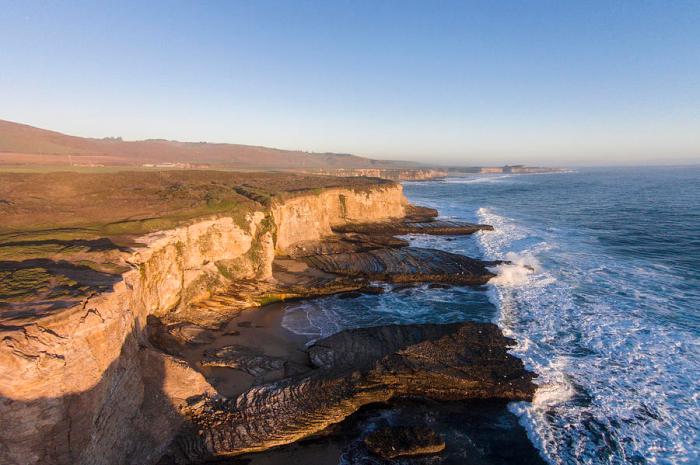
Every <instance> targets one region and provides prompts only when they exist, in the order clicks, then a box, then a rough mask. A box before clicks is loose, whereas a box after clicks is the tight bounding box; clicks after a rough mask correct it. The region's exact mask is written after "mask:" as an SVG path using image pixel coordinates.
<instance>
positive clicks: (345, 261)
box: [304, 247, 495, 284]
mask: <svg viewBox="0 0 700 465" xmlns="http://www.w3.org/2000/svg"><path fill="white" fill-rule="evenodd" d="M304 261H305V262H306V263H307V264H308V265H309V266H311V267H314V268H317V269H319V270H322V271H324V272H326V273H333V274H337V275H343V276H349V277H361V278H366V279H370V280H379V281H389V282H396V283H398V282H425V281H436V282H451V283H459V284H485V283H486V282H487V281H488V280H489V279H491V278H492V277H494V276H495V275H494V274H493V273H491V272H490V271H489V270H488V269H487V268H486V267H487V266H489V264H488V263H485V262H482V261H480V260H475V259H473V258H469V257H465V256H464V255H457V254H453V253H450V252H445V251H443V250H436V249H422V248H416V247H403V248H398V249H375V250H370V251H367V252H356V253H338V254H331V255H311V256H308V257H304Z"/></svg>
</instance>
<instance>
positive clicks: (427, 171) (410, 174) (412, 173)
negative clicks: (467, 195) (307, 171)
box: [311, 168, 448, 181]
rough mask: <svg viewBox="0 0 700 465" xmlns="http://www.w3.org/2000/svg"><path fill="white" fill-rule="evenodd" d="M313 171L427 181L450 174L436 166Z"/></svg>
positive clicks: (331, 174) (334, 174)
mask: <svg viewBox="0 0 700 465" xmlns="http://www.w3.org/2000/svg"><path fill="white" fill-rule="evenodd" d="M311 172H313V173H315V174H325V175H330V176H369V177H373V178H382V179H388V180H391V181H427V180H431V179H439V178H444V177H445V176H447V174H448V172H447V170H444V169H434V168H415V169H413V168H406V169H395V168H342V169H318V170H311Z"/></svg>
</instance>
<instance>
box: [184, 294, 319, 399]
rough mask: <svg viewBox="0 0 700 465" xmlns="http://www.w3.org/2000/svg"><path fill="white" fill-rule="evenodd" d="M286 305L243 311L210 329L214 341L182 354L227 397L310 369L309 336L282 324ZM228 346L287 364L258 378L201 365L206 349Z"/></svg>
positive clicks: (235, 371) (276, 304)
mask: <svg viewBox="0 0 700 465" xmlns="http://www.w3.org/2000/svg"><path fill="white" fill-rule="evenodd" d="M284 308H285V304H284V303H275V304H271V305H267V306H265V307H261V308H251V309H248V310H244V311H242V312H241V313H240V314H239V315H238V316H236V317H234V318H233V319H231V320H230V321H229V322H228V323H227V324H226V325H225V326H224V327H223V328H222V329H220V330H217V331H209V333H210V334H209V336H210V337H212V338H213V341H212V342H210V343H207V344H200V345H196V346H188V348H187V349H186V350H185V351H184V352H183V357H184V358H185V359H186V360H187V361H188V362H189V363H190V364H191V365H192V366H193V367H195V368H196V369H197V370H199V371H200V372H201V373H202V374H204V376H205V377H206V378H207V380H208V381H209V382H210V383H211V384H212V386H214V387H215V388H216V389H217V390H218V391H219V393H220V394H222V395H224V396H226V397H232V396H236V395H238V394H240V393H242V392H244V391H246V390H247V389H249V388H251V387H253V386H255V385H257V384H261V383H267V382H273V381H277V380H280V379H283V378H285V377H287V376H290V375H292V374H297V373H303V372H305V371H308V370H310V369H311V366H310V365H309V360H308V356H307V354H306V351H305V344H306V343H307V342H308V341H309V338H308V337H306V336H300V335H298V334H295V333H292V332H291V331H288V330H287V329H285V328H284V327H282V317H283V316H284ZM229 345H236V346H242V347H244V348H250V349H251V350H252V351H254V352H257V353H259V354H261V355H262V356H269V357H279V358H281V359H284V360H285V366H284V368H283V369H280V370H274V371H269V372H266V373H265V374H264V375H262V376H257V377H256V376H253V375H251V374H249V373H246V372H244V371H241V370H238V369H232V368H226V367H211V366H203V365H202V363H201V362H202V360H203V359H204V358H205V352H211V351H213V350H216V349H220V348H222V347H225V346H229Z"/></svg>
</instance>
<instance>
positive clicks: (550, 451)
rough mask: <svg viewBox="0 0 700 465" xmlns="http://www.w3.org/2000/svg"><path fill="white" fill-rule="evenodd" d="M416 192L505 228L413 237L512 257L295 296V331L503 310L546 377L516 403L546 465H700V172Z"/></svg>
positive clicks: (445, 186) (488, 181) (448, 183)
mask: <svg viewBox="0 0 700 465" xmlns="http://www.w3.org/2000/svg"><path fill="white" fill-rule="evenodd" d="M404 190H405V193H406V195H407V197H408V198H409V200H410V201H411V202H412V203H415V204H418V205H426V206H430V207H434V208H437V209H438V210H439V211H440V214H441V216H442V217H445V218H449V219H455V220H463V221H470V222H480V223H488V224H491V225H493V226H494V227H495V231H491V232H480V233H477V234H475V235H474V236H467V237H459V238H451V237H425V236H411V237H409V239H410V240H411V242H412V243H413V244H414V245H416V246H424V247H433V248H439V249H443V250H448V251H451V252H457V253H462V254H465V255H469V256H473V257H477V258H483V259H488V260H496V259H498V260H509V261H511V262H512V264H511V265H502V266H500V267H499V269H498V272H499V274H498V277H497V278H494V279H493V280H492V281H491V283H489V284H488V285H487V286H482V287H477V288H460V287H451V288H447V289H441V288H438V289H436V288H431V287H430V286H428V285H423V286H418V287H408V288H404V289H401V290H396V291H393V292H387V293H385V294H382V295H365V296H362V297H359V298H357V299H342V298H339V297H337V296H336V297H329V298H324V299H317V300H312V301H305V302H300V303H292V304H289V305H287V307H286V314H285V316H284V320H283V324H284V326H285V327H286V328H288V329H290V330H292V331H294V332H297V333H300V334H305V335H309V336H311V337H314V338H317V337H322V336H327V335H329V334H332V333H334V332H337V331H339V330H341V329H345V328H353V327H361V326H372V325H378V324H388V323H413V322H434V323H446V322H456V321H464V320H476V321H492V322H495V323H497V324H498V325H499V326H500V327H501V328H502V330H503V331H504V333H505V334H506V335H507V336H510V337H512V338H513V339H515V341H516V345H515V346H514V348H513V350H512V352H513V354H515V355H516V356H518V357H520V358H521V359H522V360H523V361H524V362H525V364H526V366H527V367H528V368H529V369H531V370H532V371H534V372H536V373H537V374H538V380H537V384H538V385H539V387H538V390H537V394H536V397H535V400H534V402H533V403H511V404H509V405H508V409H509V410H510V412H512V414H514V415H515V417H517V420H518V422H519V423H520V425H522V426H523V427H524V429H525V431H526V432H527V437H528V438H529V440H530V441H531V442H532V444H533V445H534V447H535V448H536V449H537V450H538V451H539V455H540V456H541V457H542V459H543V460H544V461H546V462H548V463H552V464H652V463H653V464H681V463H688V464H691V463H692V464H694V463H700V406H699V401H700V167H663V168H661V167H653V168H652V167H648V168H605V169H602V168H601V169H580V170H576V171H573V172H567V173H551V174H533V175H474V176H470V177H459V178H456V177H455V178H447V179H445V180H440V181H430V182H413V183H412V182H409V183H405V185H404ZM346 462H347V460H346ZM350 462H352V461H350Z"/></svg>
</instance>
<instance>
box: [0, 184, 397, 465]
mask: <svg viewBox="0 0 700 465" xmlns="http://www.w3.org/2000/svg"><path fill="white" fill-rule="evenodd" d="M405 208H406V201H405V199H404V197H403V195H402V192H401V187H400V186H399V185H396V184H391V183H381V184H377V185H373V186H365V187H363V188H362V189H353V188H352V187H343V188H324V189H318V190H315V191H311V192H306V193H303V194H298V195H294V196H290V197H288V198H285V199H281V200H274V201H273V202H272V203H271V204H270V205H268V206H265V207H263V206H260V207H259V208H257V209H252V210H250V211H249V212H248V213H247V214H246V215H245V217H244V218H234V217H230V216H226V215H225V214H224V213H220V214H216V215H211V216H210V217H207V218H203V219H199V220H196V221H192V222H190V224H187V225H184V226H180V227H177V228H174V229H170V230H166V231H162V232H156V233H152V234H149V235H146V236H144V237H141V238H139V240H138V241H137V242H138V243H140V244H142V246H140V247H138V248H136V249H135V250H134V251H133V252H129V253H128V256H127V257H126V258H125V262H126V263H127V264H128V265H129V268H130V269H129V271H126V272H124V273H123V274H121V275H120V276H119V278H118V279H117V280H116V281H115V282H113V283H111V289H110V291H108V292H101V293H96V294H95V295H91V296H89V297H88V298H86V299H84V300H82V301H80V302H79V303H78V304H76V305H70V306H67V307H66V308H61V309H60V311H53V312H50V313H46V314H41V315H39V316H36V317H35V318H24V319H14V320H12V321H11V322H10V323H7V324H4V325H3V326H2V328H1V330H2V332H1V333H0V337H1V338H2V344H0V396H1V397H2V400H0V418H2V428H0V462H2V463H8V464H11V463H22V464H38V463H55V464H96V465H97V464H131V463H144V464H145V463H152V462H154V461H155V460H157V459H158V457H160V455H161V454H162V452H163V448H164V447H166V446H167V444H168V442H169V440H170V438H172V436H173V435H174V434H175V432H176V431H177V430H178V428H179V427H180V425H181V422H182V416H181V414H180V412H179V409H180V408H181V406H182V405H183V402H184V400H185V398H186V397H188V396H189V395H190V393H191V392H193V391H195V392H202V393H207V392H212V388H211V386H209V385H208V383H207V382H206V380H205V379H204V378H203V377H202V376H201V375H200V374H199V373H198V372H196V371H194V370H192V369H191V368H190V367H189V366H188V365H187V364H185V363H184V362H182V361H181V360H179V359H176V358H173V357H170V356H168V355H166V354H164V353H162V352H160V351H158V350H155V349H153V348H152V347H151V346H150V344H149V342H148V338H147V337H146V334H145V331H144V329H145V327H146V323H147V320H148V317H149V316H151V315H153V316H156V317H160V318H164V319H167V318H168V317H169V316H172V315H176V314H178V313H183V314H186V313H187V311H188V309H190V308H191V305H192V304H194V303H196V302H197V301H199V300H203V299H206V298H208V297H209V296H211V294H212V293H214V292H215V291H217V290H221V289H224V288H226V286H227V285H229V284H230V283H232V282H236V281H245V280H255V281H263V282H264V281H265V280H269V279H270V278H271V277H272V261H273V259H274V257H275V254H276V253H277V254H283V253H286V252H287V251H288V250H289V249H290V248H292V247H293V246H294V245H295V244H298V243H300V242H304V241H313V240H317V239H319V238H321V237H323V236H326V235H330V234H331V231H332V228H337V227H340V226H343V225H345V224H349V223H362V222H372V221H380V220H384V219H390V218H400V217H403V216H404V214H405Z"/></svg>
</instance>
